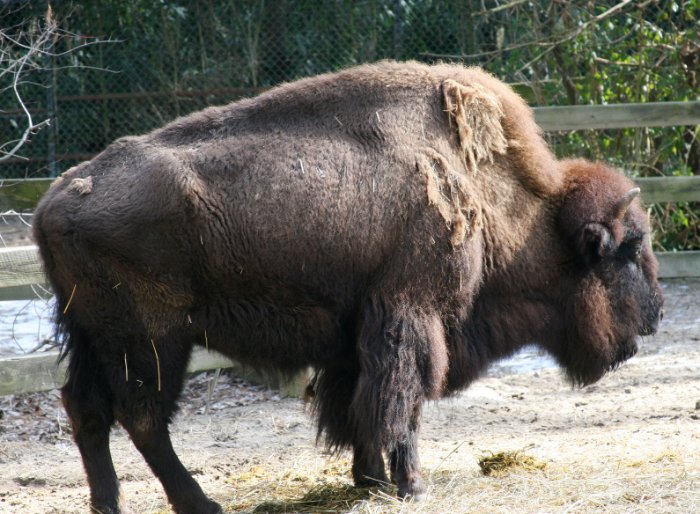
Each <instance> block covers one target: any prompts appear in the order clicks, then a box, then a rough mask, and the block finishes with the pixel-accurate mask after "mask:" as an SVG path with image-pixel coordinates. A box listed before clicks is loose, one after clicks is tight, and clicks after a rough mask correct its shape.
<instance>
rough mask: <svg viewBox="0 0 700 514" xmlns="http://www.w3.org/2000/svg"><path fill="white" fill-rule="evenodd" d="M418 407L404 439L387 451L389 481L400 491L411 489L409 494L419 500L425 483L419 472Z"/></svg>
mask: <svg viewBox="0 0 700 514" xmlns="http://www.w3.org/2000/svg"><path fill="white" fill-rule="evenodd" d="M419 420H420V409H418V410H417V411H416V412H415V413H414V417H413V419H412V420H411V426H410V427H409V431H408V434H407V437H406V439H405V440H403V441H400V442H399V443H398V444H397V445H396V447H395V448H393V449H392V450H391V451H390V452H389V467H390V469H391V481H392V482H394V483H395V484H396V486H397V487H398V489H399V494H401V491H412V492H411V493H410V495H411V496H412V497H413V498H414V499H416V500H420V499H421V498H422V496H423V494H424V493H425V483H424V482H423V477H422V476H421V473H420V460H419V458H418V423H419Z"/></svg>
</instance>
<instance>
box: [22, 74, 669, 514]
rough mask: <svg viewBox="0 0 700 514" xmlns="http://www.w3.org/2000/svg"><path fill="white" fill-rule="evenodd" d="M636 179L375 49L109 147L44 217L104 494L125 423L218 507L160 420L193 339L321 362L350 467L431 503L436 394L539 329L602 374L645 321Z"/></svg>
mask: <svg viewBox="0 0 700 514" xmlns="http://www.w3.org/2000/svg"><path fill="white" fill-rule="evenodd" d="M637 194H638V190H635V189H634V187H633V184H632V183H631V182H630V181H629V180H628V179H626V178H625V177H624V176H622V175H620V174H618V173H616V172H614V171H612V170H611V169H609V168H607V167H606V166H604V165H602V164H595V163H589V162H585V161H579V160H573V161H557V160H556V159H555V158H554V157H553V156H552V154H551V152H550V151H549V149H548V148H547V146H546V145H545V144H544V142H543V140H542V138H541V136H540V131H539V129H538V128H537V126H536V125H535V123H534V121H533V117H532V113H531V112H530V110H529V108H528V107H527V106H526V105H525V103H524V102H523V101H522V100H521V99H520V98H519V97H518V96H517V95H516V94H514V93H513V92H512V91H511V90H510V89H509V88H508V87H507V86H505V85H504V84H503V83H501V82H499V81H498V80H496V79H495V78H493V77H491V76H490V75H488V74H485V73H484V72H482V71H480V70H478V69H474V68H463V67H459V66H452V65H437V66H425V65H422V64H417V63H395V62H383V63H379V64H375V65H367V66H361V67H358V68H353V69H349V70H346V71H342V72H340V73H336V74H328V75H322V76H319V77H315V78H310V79H305V80H301V81H298V82H294V83H290V84H286V85H283V86H281V87H278V88H276V89H273V90H271V91H269V92H267V93H265V94H263V95H261V96H259V97H257V98H255V99H249V100H242V101H240V102H237V103H233V104H231V105H228V106H224V107H215V108H209V109H206V110H204V111H202V112H199V113H195V114H192V115H190V116H187V117H184V118H181V119H178V120H176V121H174V122H172V123H170V124H169V125H167V126H165V127H164V128H162V129H159V130H156V131H154V132H152V133H150V134H146V135H144V136H139V137H130V138H123V139H120V140H118V141H116V142H115V143H113V144H112V145H110V146H109V147H108V148H107V149H106V150H105V151H104V152H102V153H101V154H100V155H98V156H97V157H95V158H94V159H93V160H92V161H90V162H87V163H83V164H81V165H79V166H77V167H75V168H73V169H71V170H69V171H68V172H66V173H65V174H64V175H63V176H62V177H61V178H60V179H58V180H57V181H56V183H55V184H54V185H53V187H52V188H51V189H50V191H49V192H48V193H47V194H46V195H45V197H44V198H43V199H42V201H41V202H40V204H39V206H38V208H37V210H36V212H35V216H34V231H35V238H36V241H37V243H38V245H39V249H40V252H41V256H42V258H43V261H44V265H45V269H46V273H47V275H48V277H49V280H50V282H51V284H52V286H53V289H54V291H55V294H56V297H57V316H56V317H57V322H58V327H59V330H60V332H61V333H62V334H63V335H64V337H65V346H64V357H67V358H68V360H69V368H68V381H67V383H66V385H65V387H64V388H63V390H62V394H63V402H64V405H65V408H66V411H67V412H68V416H69V418H70V421H71V424H72V426H73V435H74V438H75V441H76V444H77V446H78V448H79V450H80V452H81V456H82V459H83V463H84V466H85V471H86V474H87V478H88V483H89V486H90V497H91V500H90V502H91V506H92V508H93V509H94V510H96V511H98V512H102V513H116V512H120V506H119V505H120V498H119V485H118V481H117V477H116V474H115V470H114V466H113V464H112V459H111V456H110V451H109V433H110V429H111V426H112V424H113V423H114V422H115V421H118V422H119V423H120V424H122V425H123V426H124V428H125V429H126V430H127V431H128V433H129V434H130V436H131V438H132V440H133V442H134V444H135V446H136V447H137V448H138V449H139V451H140V452H141V453H142V454H143V456H144V458H145V459H146V461H147V462H148V464H149V466H150V467H151V469H152V470H153V472H154V473H155V474H156V475H157V476H158V478H159V479H160V480H161V482H162V484H163V487H164V489H165V492H166V494H167V496H168V499H169V501H170V502H171V504H172V506H173V508H174V510H175V511H177V512H180V513H190V512H218V511H220V507H219V506H218V505H217V504H216V503H215V502H213V501H211V500H209V499H208V498H207V497H206V495H205V494H204V493H203V492H202V490H201V489H200V488H199V486H198V485H197V483H196V482H195V481H194V480H193V479H192V477H191V476H190V475H189V473H188V472H187V471H186V470H185V468H184V467H183V465H182V464H181V463H180V461H179V459H178V458H177V456H176V455H175V453H174V451H173V448H172V445H171V442H170V438H169V435H168V425H169V423H170V420H171V418H172V416H173V414H174V412H175V410H176V402H177V399H178V396H179V394H180V391H181V389H182V385H183V380H184V374H185V369H186V366H187V361H188V359H189V357H190V353H191V351H192V348H193V346H194V345H202V346H204V345H206V346H207V347H208V348H211V349H215V350H218V351H220V352H222V353H224V354H226V355H228V356H229V357H231V358H233V359H237V360H239V361H241V362H243V363H246V364H249V365H251V366H254V367H258V368H263V369H264V368H269V369H276V370H281V371H283V372H287V373H295V372H297V371H299V370H301V369H305V368H306V367H308V366H311V367H313V368H314V369H315V371H316V374H315V377H314V379H313V381H312V384H311V386H310V387H309V392H310V393H311V394H310V395H311V396H312V400H311V401H312V402H313V405H314V407H315V412H316V415H317V418H318V430H319V436H320V437H323V438H325V441H326V443H327V444H328V446H329V447H331V448H333V449H335V450H337V451H340V450H342V449H345V448H351V449H352V450H353V459H354V461H353V466H352V472H353V476H354V478H355V482H356V483H357V484H358V485H373V484H382V483H386V482H388V481H389V480H392V481H393V482H395V483H396V484H397V486H398V494H399V495H400V496H402V497H405V496H413V497H420V496H421V495H422V494H423V493H424V491H425V486H424V484H423V481H422V478H421V475H420V465H419V460H418V453H417V438H418V429H419V424H420V414H421V405H422V403H423V402H424V401H425V400H428V399H436V398H439V397H442V396H445V395H449V394H452V393H454V392H455V391H458V390H460V389H463V388H464V387H467V386H468V385H469V384H470V383H471V382H472V381H473V380H475V379H476V378H478V376H479V374H480V373H481V372H482V371H483V370H484V369H485V368H486V367H487V366H488V365H489V363H491V362H493V361H494V360H495V359H499V358H502V357H505V356H508V355H510V354H512V353H513V352H515V351H517V350H518V349H519V348H521V347H522V346H523V345H525V344H531V343H533V342H534V343H536V344H538V345H540V346H541V347H542V348H544V349H546V350H547V351H549V352H550V353H551V354H552V355H554V357H555V358H556V359H558V361H559V362H560V363H561V365H562V367H563V368H564V369H565V371H566V373H567V374H568V376H569V377H570V378H571V380H572V382H573V383H577V384H588V383H591V382H593V381H595V380H598V379H599V378H600V377H601V376H602V375H603V374H604V373H605V372H606V371H608V370H609V369H611V368H614V367H616V366H617V365H619V364H620V363H621V362H622V361H623V360H625V359H627V358H628V357H630V356H631V355H632V354H633V353H634V351H635V349H636V342H635V341H636V339H637V337H638V336H639V335H640V334H650V333H653V332H654V331H655V330H656V327H657V324H658V320H659V317H660V311H661V305H662V299H661V293H660V290H659V286H658V284H657V281H656V266H657V265H656V261H655V259H654V256H653V254H652V252H651V248H650V245H649V226H648V222H647V219H646V214H645V212H644V210H643V209H642V207H641V205H640V203H639V200H638V199H637V198H636V197H637ZM385 456H386V457H388V461H389V462H388V463H389V471H390V476H389V477H387V473H386V468H385V461H384V458H385Z"/></svg>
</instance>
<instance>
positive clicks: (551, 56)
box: [0, 0, 700, 246]
mask: <svg viewBox="0 0 700 514" xmlns="http://www.w3.org/2000/svg"><path fill="white" fill-rule="evenodd" d="M49 3H50V4H51V7H52V11H53V17H54V19H55V20H56V24H57V27H58V28H56V29H55V30H54V32H52V33H51V37H49V38H47V39H46V40H44V41H43V42H42V43H41V47H40V48H39V50H40V51H39V52H37V53H36V54H35V55H34V56H33V57H32V58H31V59H29V60H28V62H27V65H26V66H25V67H24V69H22V70H20V71H21V73H17V69H16V68H14V70H13V69H12V68H11V67H10V66H9V64H8V63H12V62H16V61H17V60H18V59H21V58H22V56H23V55H26V53H27V45H28V44H29V42H31V41H37V40H38V37H39V35H40V34H41V33H42V31H44V32H45V31H47V30H48V28H49V27H48V26H47V22H46V19H45V17H46V9H47V2H46V0H42V1H30V0H28V1H17V0H2V1H0V19H2V23H1V24H0V28H2V41H1V42H0V45H1V46H0V51H1V52H2V54H1V55H2V61H0V120H1V121H0V144H3V143H4V146H3V147H2V151H4V152H5V154H4V155H3V154H0V177H39V176H50V175H55V174H58V173H61V172H62V171H65V170H66V169H68V168H69V167H70V166H72V165H74V164H76V163H77V162H80V161H82V160H85V159H89V158H90V157H92V156H93V155H95V154H96V153H98V152H99V151H100V150H102V149H103V148H104V147H105V146H106V145H108V144H109V143H110V142H111V141H113V140H114V139H115V138H117V137H120V136H123V135H127V134H139V133H143V132H146V131H148V130H150V129H152V128H154V127H157V126H160V125H162V124H164V123H166V122H167V121H169V120H172V119H173V118H175V117H177V116H180V115H183V114H186V113H188V112H191V111H194V110H197V109H201V108H203V107H205V106H207V105H213V104H222V103H226V102H229V101H232V100H235V99H237V98H240V97H242V96H250V95H254V94H256V93H259V92H261V91H263V90H265V89H267V88H269V87H271V86H274V85H275V84H278V83H280V82H283V81H289V80H293V79H296V78H300V77H304V76H308V75H313V74H318V73H322V72H326V71H332V70H337V69H340V68H344V67H347V66H351V65H355V64H359V63H363V62H371V61H376V60H379V59H386V58H391V59H401V60H405V59H415V60H419V61H423V62H435V61H449V62H458V63H464V64H466V65H479V66H482V67H484V68H486V69H487V70H489V71H491V72H492V73H494V74H495V75H496V76H498V77H499V78H501V79H503V80H505V81H507V82H509V83H510V84H512V85H513V86H514V87H515V88H516V90H517V91H518V92H519V93H520V94H521V95H523V97H524V98H525V99H526V100H527V101H528V102H529V103H530V104H531V105H533V106H538V105H575V104H605V103H610V104H612V103H627V102H650V101H672V100H673V101H683V100H697V99H698V92H699V88H698V82H699V81H700V77H698V73H699V71H700V32H699V31H698V25H697V23H698V19H700V0H644V1H633V0H621V1H618V0H604V1H595V2H594V1H590V0H572V1H564V0H550V1H544V0H495V1H494V0H440V1H438V0H432V1H431V0H355V1H351V0H326V1H321V2H319V1H318V0H277V1H275V2H270V1H267V2H266V1H264V0H238V1H227V2H223V1H215V0H199V1H197V0H173V1H167V2H166V1H158V2H153V1H150V0H148V1H147V0H95V1H92V2H78V1H75V2H57V1H53V2H49ZM19 99H21V101H22V104H20V102H19ZM25 107H26V111H25ZM28 113H29V114H31V115H32V116H33V121H34V123H37V122H40V121H41V120H45V119H49V120H51V123H50V125H49V126H47V127H42V128H41V130H37V131H31V132H36V133H35V134H32V137H31V138H30V139H31V140H30V141H29V142H27V144H24V145H23V146H22V147H21V148H20V149H19V151H18V152H16V154H14V155H11V156H10V155H8V151H9V149H10V148H12V147H13V144H8V142H10V143H14V142H16V141H18V140H20V139H21V137H22V135H23V134H24V133H25V131H26V129H27V126H28V121H27V114H28ZM697 136H698V127H697V126H688V127H674V128H640V129H624V130H602V131H601V130H598V131H578V132H568V133H557V134H549V135H548V138H549V139H550V142H551V143H552V144H553V146H554V147H555V149H556V151H557V153H559V154H561V155H580V156H585V157H591V158H596V159H605V160H608V161H612V162H613V163H614V164H616V165H619V166H621V167H624V168H625V169H627V170H630V171H631V173H632V174H639V175H660V174H666V175H669V174H682V175H687V174H700V143H699V142H698V137H697ZM673 212H674V213H676V214H678V213H680V214H679V215H680V216H681V217H685V221H683V219H680V218H679V219H677V220H676V222H677V226H678V227H679V229H681V228H682V227H683V224H684V223H685V224H686V225H685V226H686V227H687V223H688V219H691V218H692V216H693V215H694V214H693V212H694V211H693V210H692V209H688V208H687V206H685V207H684V208H682V209H680V210H679V209H674V210H673ZM695 217H696V218H697V216H695ZM696 226H697V224H696ZM694 234H695V236H694V237H696V236H697V228H696V229H695V233H694ZM691 235H692V234H691ZM685 240H687V233H686V235H685ZM671 246H672V244H671Z"/></svg>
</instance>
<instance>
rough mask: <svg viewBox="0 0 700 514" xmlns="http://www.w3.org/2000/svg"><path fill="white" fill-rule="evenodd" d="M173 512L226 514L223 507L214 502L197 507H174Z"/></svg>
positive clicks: (208, 501)
mask: <svg viewBox="0 0 700 514" xmlns="http://www.w3.org/2000/svg"><path fill="white" fill-rule="evenodd" d="M173 510H174V511H175V512H177V514H190V513H195V512H196V513H197V514H224V509H222V508H221V505H219V504H218V503H216V502H215V501H212V500H207V501H206V502H202V503H201V504H199V505H196V506H193V505H190V506H187V507H180V508H178V507H175V506H173Z"/></svg>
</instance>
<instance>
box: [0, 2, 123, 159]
mask: <svg viewBox="0 0 700 514" xmlns="http://www.w3.org/2000/svg"><path fill="white" fill-rule="evenodd" d="M24 27H25V24H19V25H16V26H15V27H12V28H9V29H0V79H3V78H5V79H6V80H7V79H8V78H9V84H7V85H3V86H0V93H5V92H8V91H11V92H12V93H11V94H12V95H13V97H14V102H15V103H16V104H17V105H18V107H19V109H18V111H19V112H20V113H21V114H22V117H23V118H24V123H23V125H24V126H25V127H24V130H23V131H22V134H21V136H20V137H19V138H17V139H14V140H12V141H6V142H0V162H3V161H6V160H9V159H11V158H20V159H22V158H23V157H21V156H19V155H17V152H19V150H20V149H21V148H22V147H23V146H24V145H25V144H27V142H28V141H29V140H30V138H31V136H32V135H34V134H36V133H37V132H38V131H40V130H41V129H42V128H44V127H47V126H49V125H50V124H51V119H50V118H47V119H44V120H42V121H39V122H35V121H34V119H33V118H32V113H31V111H30V109H29V108H28V107H27V105H26V103H25V101H24V99H23V97H22V93H21V86H25V85H30V84H33V85H37V86H39V87H46V86H44V85H43V84H36V82H32V81H29V80H26V79H25V78H24V77H25V76H26V74H27V73H28V72H29V71H41V70H44V69H45V65H44V64H43V63H42V61H41V59H45V58H52V59H53V58H57V57H62V56H65V55H69V54H72V53H75V52H76V51H78V50H80V49H83V48H86V47H90V46H93V45H97V44H102V43H112V42H116V41H113V40H103V39H99V38H87V39H86V38H85V37H81V36H77V35H76V34H72V33H70V32H66V31H64V30H61V29H60V28H59V27H58V24H57V23H56V20H55V19H54V17H53V12H52V10H51V7H50V6H49V8H48V9H47V11H46V15H45V17H44V18H43V20H41V21H39V20H35V21H32V22H31V23H30V24H29V26H28V28H24ZM67 38H70V39H77V38H80V39H81V40H82V41H83V42H82V43H80V44H78V45H76V46H73V47H71V48H69V49H67V50H63V51H54V48H55V47H56V42H57V41H59V40H60V39H67ZM67 68H81V69H82V68H87V69H99V70H100V71H109V72H111V73H116V71H114V70H104V69H102V68H95V67H92V66H86V65H82V64H77V65H68V66H59V67H53V68H52V69H53V70H54V71H55V70H60V69H67ZM8 147H9V149H7V148H8Z"/></svg>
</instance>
